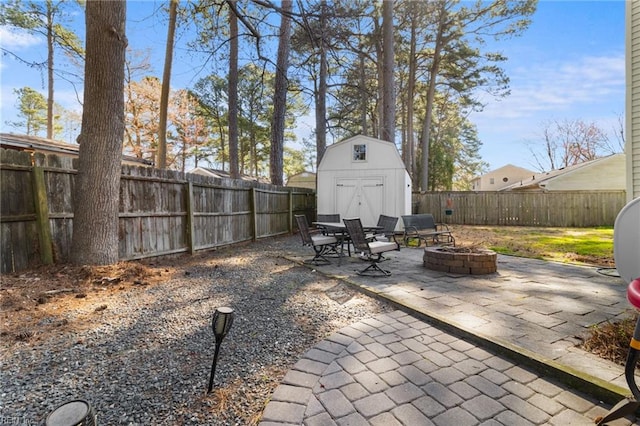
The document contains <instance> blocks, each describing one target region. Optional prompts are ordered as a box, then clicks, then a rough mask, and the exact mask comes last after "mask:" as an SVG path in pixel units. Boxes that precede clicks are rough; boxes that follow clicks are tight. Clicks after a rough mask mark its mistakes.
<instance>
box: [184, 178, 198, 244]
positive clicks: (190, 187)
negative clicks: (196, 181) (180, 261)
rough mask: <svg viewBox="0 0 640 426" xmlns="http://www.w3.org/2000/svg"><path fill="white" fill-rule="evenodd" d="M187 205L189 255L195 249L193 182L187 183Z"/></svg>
mask: <svg viewBox="0 0 640 426" xmlns="http://www.w3.org/2000/svg"><path fill="white" fill-rule="evenodd" d="M185 199H186V204H187V227H186V228H187V229H186V231H187V238H186V240H187V245H188V246H189V254H193V253H195V251H196V247H195V241H194V240H195V238H194V236H195V230H194V225H193V182H191V181H188V182H187V193H186V194H185Z"/></svg>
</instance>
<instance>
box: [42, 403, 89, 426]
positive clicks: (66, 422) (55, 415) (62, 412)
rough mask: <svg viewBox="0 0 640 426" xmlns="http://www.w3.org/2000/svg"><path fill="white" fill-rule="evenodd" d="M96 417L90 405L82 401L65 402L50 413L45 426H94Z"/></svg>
mask: <svg viewBox="0 0 640 426" xmlns="http://www.w3.org/2000/svg"><path fill="white" fill-rule="evenodd" d="M97 417H98V416H97V415H96V412H95V410H94V409H93V407H92V406H91V404H89V402H87V401H85V400H83V399H76V400H74V401H69V402H65V403H64V404H62V405H61V406H59V407H58V408H56V409H55V410H54V411H52V412H51V413H50V414H49V415H48V416H47V419H46V421H45V425H46V426H96V425H97V424H98V419H97Z"/></svg>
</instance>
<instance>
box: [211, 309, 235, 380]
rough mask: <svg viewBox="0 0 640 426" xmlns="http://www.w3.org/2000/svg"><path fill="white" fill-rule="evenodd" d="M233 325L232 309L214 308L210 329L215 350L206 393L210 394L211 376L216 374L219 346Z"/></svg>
mask: <svg viewBox="0 0 640 426" xmlns="http://www.w3.org/2000/svg"><path fill="white" fill-rule="evenodd" d="M231 324H233V309H231V308H228V307H226V306H223V307H219V308H216V310H215V312H214V313H213V319H212V320H211V328H212V329H213V335H214V337H215V338H216V349H215V352H214V354H213V364H211V375H210V377H209V389H208V390H207V393H211V389H212V388H213V376H215V374H216V364H217V363H218V355H219V353H220V344H221V343H222V339H224V337H225V336H226V335H227V333H228V332H229V329H230V328H231Z"/></svg>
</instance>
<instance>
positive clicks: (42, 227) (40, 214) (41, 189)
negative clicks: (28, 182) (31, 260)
mask: <svg viewBox="0 0 640 426" xmlns="http://www.w3.org/2000/svg"><path fill="white" fill-rule="evenodd" d="M33 196H34V199H33V202H34V204H35V209H36V227H37V228H38V241H39V243H40V260H41V261H42V263H44V264H45V265H51V264H52V263H53V249H52V248H51V244H52V243H51V227H50V226H49V207H48V206H47V188H46V185H45V183H44V169H43V168H42V167H40V166H33Z"/></svg>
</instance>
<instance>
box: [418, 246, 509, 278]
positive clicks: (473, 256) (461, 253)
mask: <svg viewBox="0 0 640 426" xmlns="http://www.w3.org/2000/svg"><path fill="white" fill-rule="evenodd" d="M422 260H423V266H424V267H425V268H427V269H431V270H434V271H441V272H450V273H453V274H468V275H486V274H493V273H495V272H496V271H497V270H498V255H497V254H496V252H494V251H493V250H489V249H484V248H465V247H427V248H425V249H424V256H423V258H422Z"/></svg>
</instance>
